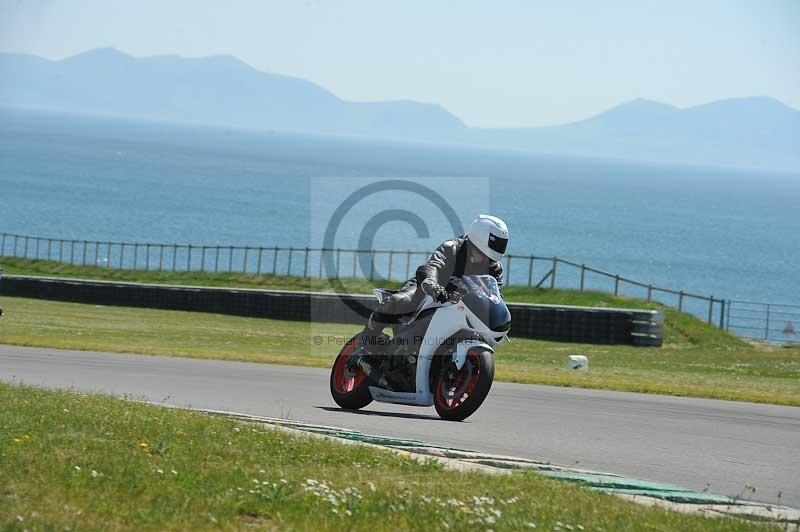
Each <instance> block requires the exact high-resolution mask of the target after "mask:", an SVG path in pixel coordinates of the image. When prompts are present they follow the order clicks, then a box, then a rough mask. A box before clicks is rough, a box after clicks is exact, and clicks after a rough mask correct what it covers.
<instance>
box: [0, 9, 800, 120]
mask: <svg viewBox="0 0 800 532" xmlns="http://www.w3.org/2000/svg"><path fill="white" fill-rule="evenodd" d="M101 46H114V47H117V48H119V49H121V50H123V51H125V52H128V53H130V54H132V55H135V56H142V55H155V54H180V55H185V56H204V55H218V54H231V55H235V56H237V57H239V58H241V59H242V60H244V61H245V62H247V63H249V64H251V65H253V66H254V67H256V68H258V69H260V70H266V71H270V72H276V73H281V74H287V75H293V76H299V77H302V78H306V79H309V80H311V81H314V82H316V83H319V84H321V85H323V86H325V87H326V88H328V89H329V90H331V91H333V92H334V93H336V94H337V95H338V96H340V97H342V98H344V99H348V100H360V101H367V100H386V99H414V100H419V101H425V102H436V103H440V104H442V105H443V106H445V107H446V108H447V109H448V110H450V111H451V112H453V113H455V114H456V115H458V116H459V117H460V118H462V119H463V120H464V121H465V122H466V123H467V124H468V125H471V126H482V127H498V126H503V127H506V126H538V125H549V124H557V123H564V122H569V121H573V120H578V119H581V118H585V117H587V116H590V115H592V114H595V113H597V112H600V111H602V110H605V109H607V108H608V107H611V106H613V105H616V104H618V103H621V102H623V101H626V100H630V99H633V98H640V97H641V98H648V99H653V100H659V101H663V102H667V103H671V104H674V105H678V106H680V107H684V106H689V105H696V104H700V103H704V102H708V101H711V100H716V99H721V98H728V97H737V96H755V95H766V96H772V97H775V98H777V99H779V100H781V101H783V102H784V103H786V104H788V105H791V106H792V107H795V108H800V2H798V1H795V0H786V1H778V0H774V1H770V0H764V1H751V2H746V1H734V0H726V1H716V0H703V1H700V2H697V1H694V2H689V1H682V0H671V1H669V2H648V1H642V0H640V1H611V0H609V1H608V2H589V1H585V2H534V1H497V2H488V1H486V2H474V1H464V2H447V3H446V2H417V1H404V2H377V1H373V2H369V1H336V2H334V1H330V2H321V1H315V0H308V1H302V0H301V1H297V2H288V1H287V2H271V1H237V2H219V1H217V2H207V1H205V0H194V1H185V0H172V1H167V2H163V1H161V2H159V1H151V0H142V1H138V2H132V1H131V2H118V1H108V0H106V1H96V0H82V1H80V2H68V1H62V0H27V1H23V0H0V51H5V52H25V53H33V54H36V55H40V56H43V57H47V58H51V59H60V58H63V57H66V56H69V55H73V54H76V53H79V52H81V51H84V50H87V49H91V48H96V47H101Z"/></svg>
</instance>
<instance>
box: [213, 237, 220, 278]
mask: <svg viewBox="0 0 800 532" xmlns="http://www.w3.org/2000/svg"><path fill="white" fill-rule="evenodd" d="M215 249H216V251H215V252H214V273H216V272H218V271H219V244H217V246H216V248H215Z"/></svg>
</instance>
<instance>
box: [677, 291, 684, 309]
mask: <svg viewBox="0 0 800 532" xmlns="http://www.w3.org/2000/svg"><path fill="white" fill-rule="evenodd" d="M678 310H680V311H683V290H681V291H680V293H679V295H678Z"/></svg>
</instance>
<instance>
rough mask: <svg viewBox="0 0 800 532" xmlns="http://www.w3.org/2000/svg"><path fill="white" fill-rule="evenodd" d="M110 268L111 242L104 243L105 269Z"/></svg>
mask: <svg viewBox="0 0 800 532" xmlns="http://www.w3.org/2000/svg"><path fill="white" fill-rule="evenodd" d="M110 266H111V242H106V268H108V267H110Z"/></svg>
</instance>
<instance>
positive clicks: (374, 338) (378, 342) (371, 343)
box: [358, 320, 389, 388]
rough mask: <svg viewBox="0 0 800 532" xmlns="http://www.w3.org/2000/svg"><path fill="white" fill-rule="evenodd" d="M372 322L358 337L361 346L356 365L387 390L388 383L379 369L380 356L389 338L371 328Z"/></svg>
mask: <svg viewBox="0 0 800 532" xmlns="http://www.w3.org/2000/svg"><path fill="white" fill-rule="evenodd" d="M371 325H372V320H370V322H369V323H368V324H367V326H366V327H364V330H363V331H362V332H361V334H360V335H359V344H360V345H361V357H360V359H359V361H358V365H359V366H360V367H361V370H362V371H363V372H364V374H365V375H366V376H367V377H369V378H370V379H372V380H373V381H374V382H377V383H378V386H380V387H382V388H389V383H388V382H387V381H386V378H385V377H384V376H383V371H381V369H380V367H379V366H380V363H381V356H382V355H384V354H385V352H386V348H387V346H388V344H389V336H388V335H386V334H385V333H384V332H383V330H378V329H376V328H373V327H371Z"/></svg>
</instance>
